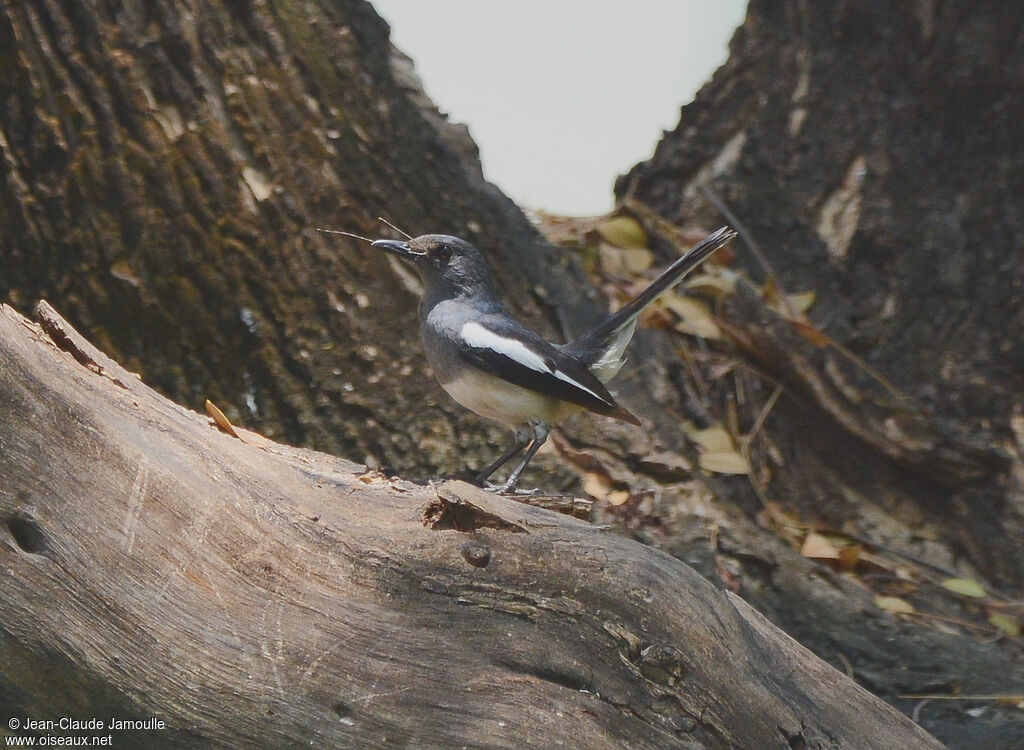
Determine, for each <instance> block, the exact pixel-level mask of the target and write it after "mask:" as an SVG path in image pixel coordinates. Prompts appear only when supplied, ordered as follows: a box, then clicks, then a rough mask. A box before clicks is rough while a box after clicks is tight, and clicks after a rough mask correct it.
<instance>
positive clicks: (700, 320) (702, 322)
mask: <svg viewBox="0 0 1024 750" xmlns="http://www.w3.org/2000/svg"><path fill="white" fill-rule="evenodd" d="M661 306H662V307H664V308H666V309H668V310H671V311H672V312H673V313H675V315H676V316H678V317H679V319H680V321H681V322H680V324H679V325H677V326H676V328H678V329H679V330H680V331H682V332H683V333H689V334H691V335H693V336H700V337H701V338H703V339H714V340H718V339H721V338H722V332H721V330H719V328H718V325H717V324H716V323H715V320H714V318H713V317H712V315H711V311H710V310H708V308H707V306H706V305H704V303H702V302H699V301H698V300H695V299H693V298H692V297H684V296H682V295H679V294H676V293H675V292H665V294H663V295H661Z"/></svg>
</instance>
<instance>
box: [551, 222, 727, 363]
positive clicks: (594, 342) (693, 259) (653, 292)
mask: <svg viewBox="0 0 1024 750" xmlns="http://www.w3.org/2000/svg"><path fill="white" fill-rule="evenodd" d="M735 236H736V232H734V231H733V230H732V229H730V228H729V227H722V228H721V229H719V230H718V231H716V232H712V233H711V234H709V235H708V236H707V237H705V238H704V239H703V240H701V241H700V242H698V243H697V244H696V245H694V247H693V249H691V250H690V251H689V252H688V253H686V255H684V256H682V257H681V258H679V260H677V261H676V262H675V263H673V264H672V265H671V266H669V267H668V268H666V269H665V270H664V271H663V272H662V274H661V276H659V277H658V278H656V279H655V280H654V281H652V282H651V284H650V286H648V287H647V288H646V289H644V290H643V291H642V292H640V294H638V295H636V296H635V297H634V298H633V299H631V300H630V301H629V302H627V303H626V304H625V305H623V306H622V307H620V308H619V309H618V310H616V311H615V312H614V313H612V314H611V315H610V316H608V318H606V319H605V321H604V322H603V323H601V324H599V325H598V326H597V327H595V328H593V329H591V330H590V331H588V332H587V333H585V334H583V335H582V336H580V337H579V338H576V339H573V340H572V341H570V342H569V343H568V344H566V345H565V350H566V352H568V353H569V354H572V355H574V356H575V357H578V358H579V359H581V360H583V361H584V362H586V363H588V365H589V366H590V369H591V371H592V372H593V373H594V375H596V376H597V378H598V380H601V381H602V382H607V381H609V380H611V379H612V378H613V377H614V376H615V374H616V373H617V372H618V371H619V368H621V367H622V362H623V360H622V354H623V352H624V351H625V349H626V346H627V345H628V344H629V341H630V339H631V338H632V337H633V330H634V328H635V327H636V319H637V316H638V315H640V313H641V312H642V311H643V309H644V308H645V307H647V306H648V305H649V304H651V302H653V301H654V300H655V298H656V297H657V296H658V295H659V294H661V293H662V292H664V291H666V290H668V289H671V288H672V287H673V286H675V285H676V284H678V283H679V282H680V281H681V280H682V278H683V277H684V276H685V275H686V274H687V273H688V272H690V271H692V270H693V269H694V268H696V267H697V266H699V265H700V264H701V263H702V262H703V261H704V260H705V259H707V257H708V256H710V255H711V254H712V253H713V252H715V251H716V250H718V249H719V248H720V247H722V246H723V245H725V244H726V243H727V242H729V240H731V239H732V238H733V237H735Z"/></svg>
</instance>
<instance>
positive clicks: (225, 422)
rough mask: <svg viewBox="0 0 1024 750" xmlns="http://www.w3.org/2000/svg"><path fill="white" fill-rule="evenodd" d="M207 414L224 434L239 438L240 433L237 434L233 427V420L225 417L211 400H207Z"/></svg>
mask: <svg viewBox="0 0 1024 750" xmlns="http://www.w3.org/2000/svg"><path fill="white" fill-rule="evenodd" d="M206 413H207V414H209V415H210V417H212V418H213V421H214V422H215V423H216V424H217V426H218V427H220V428H221V429H222V430H224V432H226V433H227V434H229V435H231V437H238V433H237V432H235V428H234V427H233V426H232V425H231V420H229V419H228V418H227V417H226V416H224V412H222V411H221V410H220V409H218V408H217V406H216V405H215V404H214V403H213V402H212V401H211V400H210V399H206Z"/></svg>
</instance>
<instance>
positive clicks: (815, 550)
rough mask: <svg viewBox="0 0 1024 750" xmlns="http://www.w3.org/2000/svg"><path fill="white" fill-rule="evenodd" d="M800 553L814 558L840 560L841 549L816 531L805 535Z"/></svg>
mask: <svg viewBox="0 0 1024 750" xmlns="http://www.w3.org/2000/svg"><path fill="white" fill-rule="evenodd" d="M800 554H801V555H803V556H804V557H810V558H812V559H814V560H838V559H839V550H838V549H837V548H836V547H835V545H833V544H832V542H830V541H829V540H828V539H826V538H825V537H823V536H822V535H821V534H818V533H816V532H814V531H812V532H810V533H809V534H808V535H807V536H806V537H804V543H803V546H802V547H801V548H800Z"/></svg>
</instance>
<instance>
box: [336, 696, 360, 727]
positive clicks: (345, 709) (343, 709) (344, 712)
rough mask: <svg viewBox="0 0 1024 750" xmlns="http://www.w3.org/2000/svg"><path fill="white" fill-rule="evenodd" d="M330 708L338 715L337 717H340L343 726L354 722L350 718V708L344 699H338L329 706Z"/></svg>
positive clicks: (348, 725)
mask: <svg viewBox="0 0 1024 750" xmlns="http://www.w3.org/2000/svg"><path fill="white" fill-rule="evenodd" d="M331 710H332V711H334V713H336V714H337V715H338V718H339V719H341V723H342V724H344V725H345V726H347V727H350V726H353V725H354V724H355V723H356V722H355V720H354V719H353V718H352V708H351V707H350V706H349V705H348V704H347V703H345V702H344V701H338V702H337V703H335V704H334V705H333V706H331Z"/></svg>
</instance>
